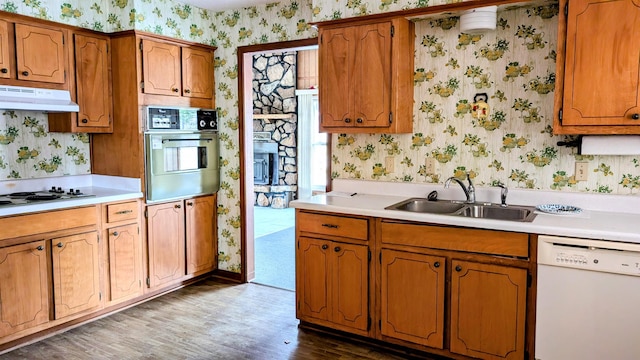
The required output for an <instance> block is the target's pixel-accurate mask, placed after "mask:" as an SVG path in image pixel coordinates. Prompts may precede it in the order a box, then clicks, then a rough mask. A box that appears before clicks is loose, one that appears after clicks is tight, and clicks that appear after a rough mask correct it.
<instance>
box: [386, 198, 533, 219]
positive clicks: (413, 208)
mask: <svg viewBox="0 0 640 360" xmlns="http://www.w3.org/2000/svg"><path fill="white" fill-rule="evenodd" d="M385 209H386V210H400V211H409V212H417V213H427V214H441V215H452V216H464V217H469V218H479V219H493V220H506V221H520V222H531V221H533V219H534V218H535V217H536V214H535V208H534V207H532V206H511V205H509V206H500V205H497V204H484V203H474V204H466V203H461V202H459V201H450V200H437V201H430V200H428V199H425V198H410V199H407V200H404V201H401V202H399V203H396V204H393V205H391V206H387V207H386V208H385Z"/></svg>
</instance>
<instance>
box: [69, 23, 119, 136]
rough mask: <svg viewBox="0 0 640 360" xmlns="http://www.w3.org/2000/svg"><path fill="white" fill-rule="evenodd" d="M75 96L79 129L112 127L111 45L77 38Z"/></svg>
mask: <svg viewBox="0 0 640 360" xmlns="http://www.w3.org/2000/svg"><path fill="white" fill-rule="evenodd" d="M74 43H75V59H76V86H77V88H76V93H77V102H78V105H79V107H80V111H79V112H78V124H77V125H78V127H80V128H82V127H106V128H108V127H110V125H111V92H110V86H109V84H110V82H111V78H110V76H109V68H110V61H109V53H108V47H107V46H108V41H107V39H105V38H99V37H94V36H85V35H79V34H76V35H75V37H74Z"/></svg>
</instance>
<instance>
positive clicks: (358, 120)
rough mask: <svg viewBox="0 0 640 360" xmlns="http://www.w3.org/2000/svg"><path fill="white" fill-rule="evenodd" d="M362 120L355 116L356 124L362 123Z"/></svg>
mask: <svg viewBox="0 0 640 360" xmlns="http://www.w3.org/2000/svg"><path fill="white" fill-rule="evenodd" d="M363 121H364V120H362V118H357V119H356V122H357V123H358V124H362V123H363Z"/></svg>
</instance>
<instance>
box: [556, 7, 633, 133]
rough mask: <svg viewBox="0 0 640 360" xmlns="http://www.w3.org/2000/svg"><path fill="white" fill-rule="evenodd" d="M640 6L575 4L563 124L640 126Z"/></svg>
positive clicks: (570, 26) (570, 24)
mask: <svg viewBox="0 0 640 360" xmlns="http://www.w3.org/2000/svg"><path fill="white" fill-rule="evenodd" d="M633 34H640V4H638V3H637V2H635V1H631V0H612V1H602V0H577V1H573V0H572V1H571V2H570V4H569V13H568V15H567V41H566V61H565V76H564V98H563V105H562V111H563V117H562V125H640V37H639V36H636V35H633Z"/></svg>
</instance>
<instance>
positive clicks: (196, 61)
mask: <svg viewBox="0 0 640 360" xmlns="http://www.w3.org/2000/svg"><path fill="white" fill-rule="evenodd" d="M213 84H214V80H213V52H211V51H206V50H200V49H194V48H188V47H184V48H182V96H187V97H196V98H204V99H211V98H212V97H213Z"/></svg>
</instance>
